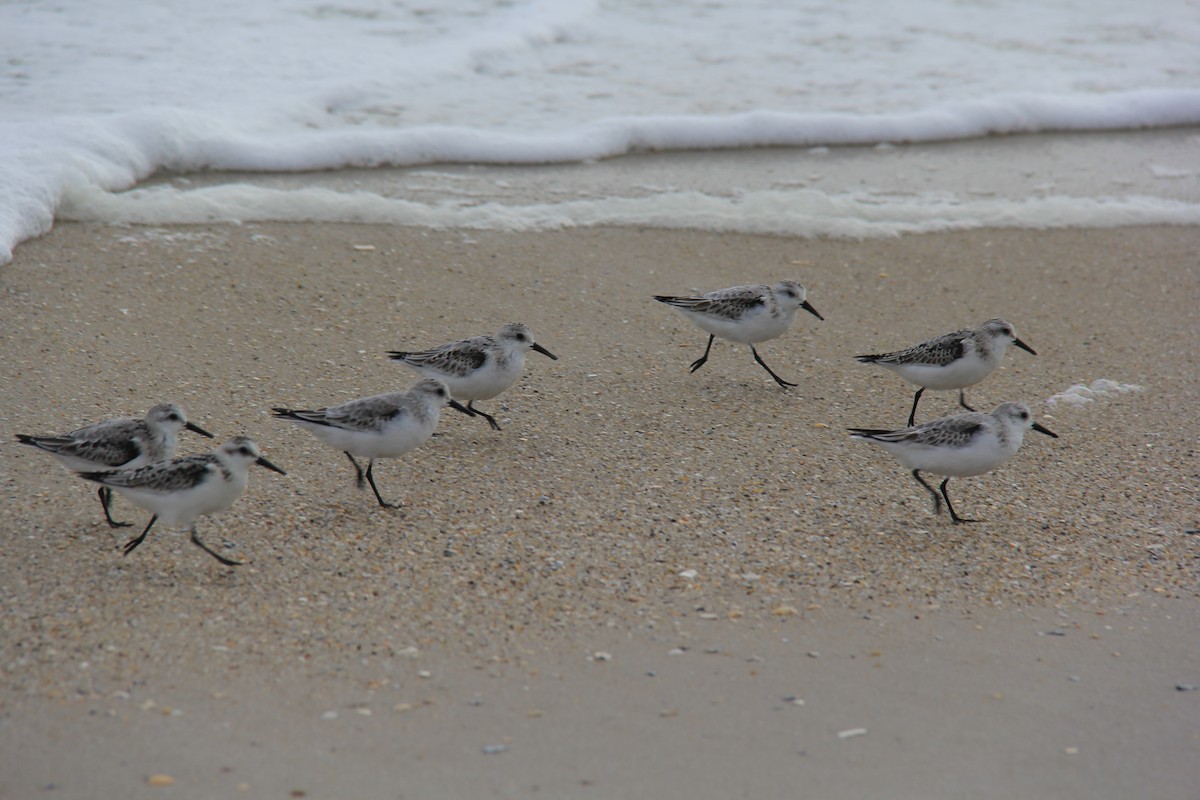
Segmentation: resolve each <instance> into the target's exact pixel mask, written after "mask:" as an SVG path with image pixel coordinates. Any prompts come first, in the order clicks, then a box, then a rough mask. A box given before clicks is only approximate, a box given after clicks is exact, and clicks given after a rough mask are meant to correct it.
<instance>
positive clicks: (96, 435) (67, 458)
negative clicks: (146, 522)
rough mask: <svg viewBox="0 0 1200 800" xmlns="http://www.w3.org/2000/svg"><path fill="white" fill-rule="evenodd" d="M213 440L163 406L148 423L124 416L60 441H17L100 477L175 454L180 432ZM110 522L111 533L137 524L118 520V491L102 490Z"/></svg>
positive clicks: (179, 413) (148, 414) (102, 503)
mask: <svg viewBox="0 0 1200 800" xmlns="http://www.w3.org/2000/svg"><path fill="white" fill-rule="evenodd" d="M185 428H186V429H187V430H189V431H192V432H193V433H198V434H200V435H201V436H207V437H208V438H209V439H211V438H213V437H212V434H211V433H209V432H208V431H206V430H204V429H203V428H201V427H200V426H199V425H196V424H193V423H191V422H188V419H187V416H186V415H184V413H183V409H182V408H180V407H179V406H177V405H175V404H174V403H160V404H159V405H156V406H154V408H152V409H150V410H149V411H147V412H146V416H145V417H144V418H143V419H137V418H136V417H122V418H120V419H110V420H105V421H104V422H97V423H95V424H94V425H87V426H85V427H83V428H78V429H76V430H73V431H71V432H70V433H63V434H59V435H58V436H30V435H27V434H23V433H21V434H17V441H19V442H20V443H21V444H27V445H29V446H30V447H36V448H37V449H39V450H42V451H44V452H47V453H50V454H51V455H52V456H54V457H55V458H57V459H58V460H59V462H60V463H61V464H62V465H63V466H65V467H66V468H67V469H69V470H71V471H73V472H98V471H101V470H113V469H136V468H138V467H141V466H144V465H146V464H153V463H155V462H157V461H163V460H166V459H169V458H171V457H172V456H174V455H175V448H176V446H177V445H178V435H179V431H181V430H183V429H185ZM97 495H98V496H99V497H100V506H101V508H103V509H104V519H106V520H107V521H108V525H109V527H111V528H128V527H129V526H130V525H131V524H132V523H129V522H117V521H116V520H115V519H113V518H112V512H111V511H110V507H111V505H112V489H110V488H108V487H107V486H101V487H100V489H99V490H98V491H97Z"/></svg>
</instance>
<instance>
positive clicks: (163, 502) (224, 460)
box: [79, 436, 287, 567]
mask: <svg viewBox="0 0 1200 800" xmlns="http://www.w3.org/2000/svg"><path fill="white" fill-rule="evenodd" d="M251 464H258V465H259V466H260V467H266V468H267V469H270V470H274V471H275V472H278V473H279V474H280V475H286V474H287V473H286V472H284V471H283V470H281V469H280V468H279V467H277V466H275V465H274V464H272V463H271V462H270V461H268V460H267V459H265V458H263V456H262V453H261V452H260V451H259V449H258V445H257V444H255V443H254V441H253V440H252V439H248V438H246V437H245V436H235V437H233V438H232V439H230V440H229V441H227V442H225V443H224V444H222V445H221V446H220V447H218V448H217V449H216V450H214V451H213V452H211V453H205V454H204V455H198V456H185V457H183V458H176V459H172V460H170V461H160V462H158V463H157V464H149V465H147V466H144V467H137V468H135V469H118V470H113V471H110V472H81V473H79V477H81V478H83V479H85V480H89V481H95V482H96V483H99V484H101V485H103V486H109V487H111V488H113V489H116V490H117V491H118V492H120V493H121V494H123V495H125V497H128V498H129V499H130V500H131V501H132V502H133V503H134V504H135V505H138V506H141V507H142V508H145V509H147V510H149V511H151V512H152V513H153V514H154V516H153V517H151V518H150V523H149V524H148V525H146V529H145V530H144V531H142V535H141V536H138V537H137V538H136V539H131V540H129V541H128V542H126V544H125V555H129V554H130V553H131V552H133V550H134V549H135V548H136V547H137V546H138V545H140V544H141V543H142V542H143V541H145V539H146V534H148V533H150V529H151V528H153V527H154V523H155V522H156V521H158V519H159V518H160V517H161V518H162V519H163V521H164V522H165V523H166V524H168V525H177V526H179V527H186V528H188V529H189V531H190V532H191V537H192V544H194V545H196V546H197V547H199V548H200V549H201V550H203V551H204V552H206V553H208V554H209V555H210V556H212V557H213V558H215V559H216V560H217V561H220V562H221V563H222V564H225V565H226V566H230V567H235V566H237V565H239V564H241V563H242V562H241V561H234V560H233V559H229V558H226V557H225V556H223V555H221V554H219V553H217V552H215V551H213V550H210V549H209V548H208V546H207V545H205V544H204V542H202V541H200V537H199V536H198V535H197V534H196V519H197V518H198V517H201V516H204V515H207V514H216V513H217V512H219V511H224V510H225V509H227V508H229V507H230V506H232V505H233V504H234V502H235V501H236V500H237V499H238V498H239V497H241V495H242V492H243V491H245V489H246V481H247V479H248V473H249V471H250V465H251Z"/></svg>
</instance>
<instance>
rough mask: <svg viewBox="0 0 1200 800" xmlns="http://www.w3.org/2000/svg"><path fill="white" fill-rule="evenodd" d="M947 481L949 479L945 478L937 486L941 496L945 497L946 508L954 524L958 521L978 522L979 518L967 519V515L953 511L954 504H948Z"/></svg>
mask: <svg viewBox="0 0 1200 800" xmlns="http://www.w3.org/2000/svg"><path fill="white" fill-rule="evenodd" d="M949 482H950V479H949V478H946V480H944V481H942V485H941V486H939V487H938V488H939V489H941V490H942V497H944V498H946V508H948V509H949V510H950V519H952V520H954V524H955V525H957V524H958V523H960V522H978V521H979V520H977V519H968V518H967V517H960V516H959V515H958V514H955V513H954V506H952V505H950V495H948V494H946V484H947V483H949Z"/></svg>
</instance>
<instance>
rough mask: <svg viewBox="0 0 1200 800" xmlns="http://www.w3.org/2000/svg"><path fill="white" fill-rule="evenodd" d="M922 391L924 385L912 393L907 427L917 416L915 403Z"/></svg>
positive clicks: (917, 401) (919, 398)
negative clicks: (911, 405) (911, 404)
mask: <svg viewBox="0 0 1200 800" xmlns="http://www.w3.org/2000/svg"><path fill="white" fill-rule="evenodd" d="M924 393H925V387H924V386H922V387H921V388H920V389H917V393H916V394H915V395H913V407H912V411H910V412H908V427H910V428H911V427H912V426H913V420H915V419H916V418H917V403H919V402H921V395H922V394H924ZM925 488H927V489H928V488H929V487H928V486H927V487H925Z"/></svg>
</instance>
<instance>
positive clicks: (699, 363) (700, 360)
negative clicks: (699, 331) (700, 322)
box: [692, 333, 717, 372]
mask: <svg viewBox="0 0 1200 800" xmlns="http://www.w3.org/2000/svg"><path fill="white" fill-rule="evenodd" d="M715 338H717V337H715V336H713V335H712V334H711V333H710V334H709V335H708V347H706V348H704V355H702V356H700V357H699V358H697V359H696V360H695V361H693V362H692V372H695V371H696V370H698V369H700V368H701V367H703V366H704V362H705V361H708V351H709V350H712V343H713V339H715Z"/></svg>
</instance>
